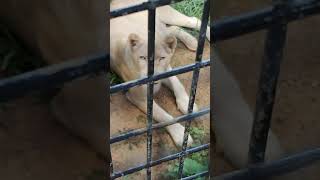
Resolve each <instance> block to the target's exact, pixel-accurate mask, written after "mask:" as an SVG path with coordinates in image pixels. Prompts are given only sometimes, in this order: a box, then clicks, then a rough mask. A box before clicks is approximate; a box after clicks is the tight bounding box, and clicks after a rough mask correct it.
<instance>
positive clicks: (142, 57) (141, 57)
mask: <svg viewBox="0 0 320 180" xmlns="http://www.w3.org/2000/svg"><path fill="white" fill-rule="evenodd" d="M139 58H140V59H142V60H146V59H147V58H146V57H145V56H140V57H139Z"/></svg>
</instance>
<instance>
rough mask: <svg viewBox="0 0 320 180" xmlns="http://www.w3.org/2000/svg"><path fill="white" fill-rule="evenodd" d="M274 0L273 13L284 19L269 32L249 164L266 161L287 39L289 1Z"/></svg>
mask: <svg viewBox="0 0 320 180" xmlns="http://www.w3.org/2000/svg"><path fill="white" fill-rule="evenodd" d="M274 2H275V3H276V4H275V10H274V13H275V14H274V15H278V16H280V17H281V19H280V20H279V21H278V22H276V23H275V24H274V25H273V26H271V27H270V29H269V30H268V32H267V37H266V42H265V55H264V57H263V60H262V67H261V73H260V80H259V89H258V92H257V100H256V110H255V116H254V122H253V126H252V131H251V139H250V144H249V156H248V157H249V159H248V162H249V164H255V163H259V162H263V161H264V158H265V151H266V146H267V139H268V133H269V129H270V124H271V117H272V110H273V105H274V100H275V95H276V88H277V81H278V76H279V73H280V65H281V61H282V58H283V49H284V47H285V42H286V33H287V21H286V19H285V18H284V16H281V15H282V14H285V11H286V10H287V9H286V7H287V3H286V0H282V1H279V2H276V1H274Z"/></svg>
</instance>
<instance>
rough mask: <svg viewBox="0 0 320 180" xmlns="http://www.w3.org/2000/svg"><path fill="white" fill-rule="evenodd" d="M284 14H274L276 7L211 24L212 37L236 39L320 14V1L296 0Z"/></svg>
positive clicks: (216, 40) (216, 39)
mask: <svg viewBox="0 0 320 180" xmlns="http://www.w3.org/2000/svg"><path fill="white" fill-rule="evenodd" d="M288 8H289V9H288V11H286V12H285V13H284V14H282V13H280V14H279V13H274V11H276V9H275V8H274V7H266V8H264V9H261V10H257V11H252V12H249V13H246V14H244V15H239V16H235V17H228V18H224V19H222V20H218V21H215V22H211V31H210V33H211V37H213V41H211V43H214V42H218V41H223V40H227V39H231V38H235V37H238V36H241V35H244V34H248V33H252V32H256V31H259V30H263V29H266V28H268V27H270V26H272V25H273V24H274V23H276V22H277V21H278V20H279V19H283V18H285V19H286V20H287V21H288V22H291V21H295V20H299V19H302V18H306V17H308V16H312V15H316V14H319V13H320V0H295V1H292V3H290V5H289V7H288Z"/></svg>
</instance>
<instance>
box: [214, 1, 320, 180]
mask: <svg viewBox="0 0 320 180" xmlns="http://www.w3.org/2000/svg"><path fill="white" fill-rule="evenodd" d="M267 2H268V1H265V0H260V1H232V0H226V1H219V2H217V4H216V6H215V10H216V11H215V12H216V16H217V17H222V16H227V15H237V14H240V13H243V12H246V11H249V10H253V9H256V8H259V7H262V6H263V5H264V4H266V3H267ZM319 32H320V17H319V16H314V17H311V18H307V19H305V20H304V21H297V22H294V23H291V24H290V25H289V30H288V39H287V47H286V49H285V52H284V53H285V57H284V61H283V63H282V67H281V68H282V69H281V75H280V80H279V85H278V88H279V89H278V91H277V99H276V104H275V107H274V114H273V119H272V126H273V127H272V128H273V129H274V131H275V133H276V134H277V135H278V136H279V137H280V140H281V143H282V145H283V146H284V148H285V149H286V150H287V151H288V154H294V153H298V152H301V151H303V150H308V149H311V148H317V147H319V146H320V121H319V116H320V111H319V109H320V74H319V73H320V51H319V50H320V49H319V47H320V36H319ZM264 37H265V32H264V31H263V32H257V33H253V34H250V35H245V36H243V37H239V38H235V39H232V40H228V41H224V42H221V43H219V44H218V48H219V52H220V56H221V58H222V59H223V62H224V63H225V64H226V65H227V67H228V68H229V69H230V70H231V71H232V72H233V73H234V75H235V77H236V79H237V80H238V81H239V83H240V85H241V90H242V92H243V95H244V97H245V99H246V100H247V101H248V103H249V105H250V106H251V108H252V109H254V106H255V95H256V90H257V80H258V76H259V70H260V62H261V59H262V55H263V50H264V49H263V48H264ZM217 156H219V155H217ZM215 167H216V173H217V175H218V174H221V173H223V172H227V171H229V170H231V169H232V168H231V167H230V166H229V165H228V164H227V163H226V162H224V161H220V160H219V159H218V161H217V162H216V166H215ZM299 173H301V174H302V173H303V175H304V179H308V180H317V179H319V178H320V163H319V162H318V163H316V164H314V165H312V166H310V167H308V168H306V169H304V170H301V171H299Z"/></svg>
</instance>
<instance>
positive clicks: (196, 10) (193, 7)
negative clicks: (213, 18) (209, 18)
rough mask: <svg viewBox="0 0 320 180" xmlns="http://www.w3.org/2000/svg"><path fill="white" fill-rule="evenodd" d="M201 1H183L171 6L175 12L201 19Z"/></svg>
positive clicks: (202, 3)
mask: <svg viewBox="0 0 320 180" xmlns="http://www.w3.org/2000/svg"><path fill="white" fill-rule="evenodd" d="M203 5H204V1H203V0H184V1H182V2H179V3H175V4H172V5H171V6H172V7H173V8H175V9H176V10H177V11H179V12H181V13H183V14H185V15H187V16H194V17H197V18H201V16H202V12H203Z"/></svg>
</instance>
